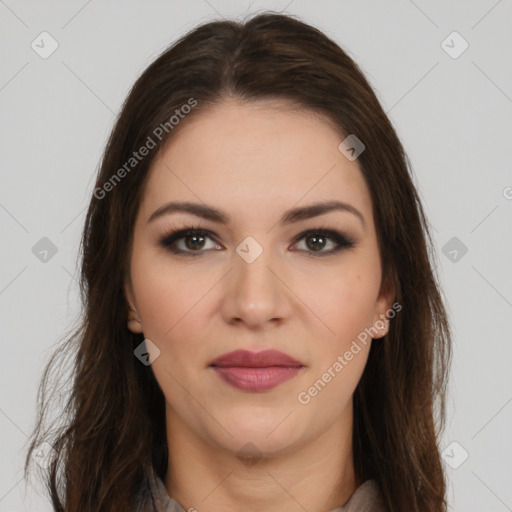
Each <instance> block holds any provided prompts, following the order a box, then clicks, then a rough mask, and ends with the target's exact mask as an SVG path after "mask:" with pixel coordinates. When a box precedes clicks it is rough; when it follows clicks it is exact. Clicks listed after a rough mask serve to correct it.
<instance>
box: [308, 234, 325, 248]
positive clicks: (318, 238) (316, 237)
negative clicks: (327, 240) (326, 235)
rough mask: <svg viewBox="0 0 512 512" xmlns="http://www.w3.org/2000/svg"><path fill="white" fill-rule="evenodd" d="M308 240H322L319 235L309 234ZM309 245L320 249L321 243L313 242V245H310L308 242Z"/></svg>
mask: <svg viewBox="0 0 512 512" xmlns="http://www.w3.org/2000/svg"><path fill="white" fill-rule="evenodd" d="M308 240H317V241H318V240H323V237H321V236H309V237H308ZM308 245H309V246H310V248H311V249H322V246H323V243H320V244H318V243H313V245H312V246H311V245H310V244H308Z"/></svg>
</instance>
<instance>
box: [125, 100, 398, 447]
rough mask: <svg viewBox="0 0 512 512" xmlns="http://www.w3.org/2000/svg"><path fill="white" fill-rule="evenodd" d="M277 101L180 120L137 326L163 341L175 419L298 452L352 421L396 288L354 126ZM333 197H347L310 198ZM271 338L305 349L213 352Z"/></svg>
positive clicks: (147, 256)
mask: <svg viewBox="0 0 512 512" xmlns="http://www.w3.org/2000/svg"><path fill="white" fill-rule="evenodd" d="M278 107H279V105H278V104H273V103H269V102H266V103H264V102H260V103H251V104H245V105H243V104H240V103H235V102H226V103H223V104H219V105H217V106H215V107H214V108H213V109H211V110H209V111H204V112H202V113H200V114H199V115H198V116H197V117H196V118H191V119H189V120H187V124H186V125H183V126H182V127H181V128H180V131H178V132H177V133H176V134H174V136H173V138H172V139H171V140H169V142H168V144H167V146H166V147H165V149H164V151H162V152H161V154H160V155H159V157H158V159H155V161H154V162H153V163H152V166H151V169H150V173H149V176H148V182H147V185H146V188H145V191H144V195H143V199H142V202H141V205H140V210H139V212H138V216H137V219H136V224H135V228H134V239H133V247H132V254H131V260H130V276H129V280H127V282H126V286H125V292H126V296H127V299H128V301H129V303H130V305H131V306H132V307H133V309H134V310H135V311H136V312H137V314H138V315H137V314H134V315H132V316H131V317H130V320H129V324H128V325H129V328H130V329H131V330H132V331H133V332H143V333H144V337H145V338H146V339H149V340H151V343H152V344H153V345H152V346H154V347H157V348H158V351H159V352H158V351H156V350H155V349H151V348H150V353H152V357H154V356H156V355H157V354H158V356H157V357H156V358H155V359H154V361H153V362H152V370H153V372H154V375H155V377H156V379H157V381H158V383H159V385H160V387H161V389H162V391H163V393H164V395H165V398H166V408H167V409H166V415H167V421H168V427H167V428H168V432H169V429H171V431H172V430H173V429H174V431H175V433H178V431H179V429H186V431H187V432H188V433H189V434H190V433H191V434H192V435H193V436H195V437H196V438H197V439H200V440H201V441H203V442H204V443H205V444H206V445H208V446H212V447H217V448H219V447H220V448H223V449H224V450H229V451H232V452H234V453H238V452H239V450H240V449H241V448H242V447H243V446H244V445H246V443H248V442H250V443H252V444H253V445H255V446H256V447H257V449H258V450H259V451H260V452H261V453H262V454H268V455H272V454H277V453H286V452H287V451H290V450H293V449H296V448H297V447H299V446H300V445H301V444H305V443H307V442H308V441H311V440H312V439H315V438H318V437H319V436H321V435H322V434H323V433H325V432H326V431H327V430H329V429H331V428H332V427H333V426H336V425H337V424H339V425H341V424H342V423H345V424H347V422H349V421H351V419H352V416H351V415H352V394H353V392H354V389H355V387H356V385H357V383H358V381H359V379H360V377H361V374H362V372H363V369H364V367H365V364H366V361H367V356H368V353H369V349H370V345H371V343H372V340H371V337H369V336H368V332H370V333H371V335H372V336H373V338H379V337H381V336H383V335H384V334H386V332H387V327H388V323H387V322H386V321H384V322H383V321H382V318H383V316H385V314H386V311H389V309H390V307H391V305H392V302H393V301H392V299H393V294H392V291H386V290H384V287H382V288H381V280H382V273H381V262H380V258H379V250H378V244H377V236H376V231H375V226H374V221H373V211H372V202H371V196H370V193H369V191H368V188H367V186H366V184H365V181H364V179H363V175H362V173H361V170H360V168H359V164H358V163H357V160H356V161H350V160H349V159H347V158H346V157H345V156H344V154H342V153H341V152H340V151H339V149H338V146H339V145H340V143H341V142H342V140H343V138H344V137H341V136H340V134H339V133H337V131H336V130H335V129H334V128H333V127H332V126H331V125H329V123H328V122H327V121H326V120H325V119H322V118H321V117H319V116H318V115H316V114H314V113H312V112H308V111H305V110H302V111H291V110H290V109H286V108H283V104H281V106H280V107H281V108H278ZM335 202H337V203H335ZM169 203H181V204H183V203H190V204H192V203H193V204H194V205H196V206H195V207H194V208H190V209H189V210H185V209H180V208H178V207H176V205H174V208H171V207H168V208H165V206H166V205H169ZM327 203H329V204H331V206H333V205H335V204H337V205H338V206H337V207H336V208H322V207H318V208H316V209H314V208H311V206H313V205H324V206H325V204H327ZM187 229H190V230H196V231H191V232H189V233H187V232H183V230H187ZM180 232H181V233H180ZM137 316H138V317H139V318H140V319H141V321H142V322H141V323H142V327H141V324H140V323H138V322H137V321H136V318H137ZM372 326H373V330H370V331H368V329H369V328H370V327H372ZM376 326H377V327H376ZM365 329H367V331H365ZM362 333H366V336H363V335H362ZM363 339H365V342H363V341H362V340H363ZM354 343H355V344H354ZM374 343H378V341H374ZM356 347H357V348H356ZM267 349H274V350H277V351H280V352H283V353H284V354H287V355H288V356H290V357H291V358H293V360H295V361H296V362H298V363H300V364H298V365H295V366H296V367H295V368H290V367H288V368H283V367H280V368H279V367H277V365H278V363H277V362H276V361H270V362H267V363H266V366H267V367H266V368H259V369H258V368H252V369H248V368H241V365H242V363H240V362H238V363H237V362H231V363H228V364H231V368H228V369H227V368H220V367H219V366H216V367H212V366H211V363H212V361H214V360H216V359H217V358H219V356H222V355H224V354H226V353H229V352H232V351H235V350H247V351H250V352H252V353H256V352H260V351H263V350H267ZM350 354H352V355H351V356H350ZM292 366H294V365H292ZM315 383H316V385H315Z"/></svg>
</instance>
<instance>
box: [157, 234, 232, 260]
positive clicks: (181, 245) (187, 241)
mask: <svg viewBox="0 0 512 512" xmlns="http://www.w3.org/2000/svg"><path fill="white" fill-rule="evenodd" d="M208 239H209V240H210V241H211V242H213V243H210V246H209V247H208V243H207V240H208ZM160 245H161V246H162V247H164V248H165V249H168V250H169V251H171V252H172V253H174V254H183V255H186V256H200V255H201V253H203V252H205V251H206V250H212V249H222V247H221V246H220V245H219V244H218V243H216V242H214V241H213V238H212V236H211V233H210V232H209V231H205V230H204V229H198V228H193V227H187V228H185V229H181V230H180V231H175V232H173V233H171V234H170V235H166V236H165V237H164V238H163V239H162V240H161V241H160ZM194 253H197V254H194Z"/></svg>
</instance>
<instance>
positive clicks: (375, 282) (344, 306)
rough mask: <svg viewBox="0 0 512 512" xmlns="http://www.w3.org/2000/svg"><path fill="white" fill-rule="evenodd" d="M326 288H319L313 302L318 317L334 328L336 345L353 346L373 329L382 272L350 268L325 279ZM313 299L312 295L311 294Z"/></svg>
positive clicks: (333, 338)
mask: <svg viewBox="0 0 512 512" xmlns="http://www.w3.org/2000/svg"><path fill="white" fill-rule="evenodd" d="M322 282H323V283H325V285H324V286H323V287H318V285H317V286H316V288H315V289H316V291H315V293H314V298H313V297H312V298H313V302H314V304H315V308H316V309H315V311H318V316H319V317H320V318H321V319H322V320H323V321H324V322H325V324H326V325H327V326H329V327H330V329H331V331H334V333H335V334H333V333H332V332H331V335H330V336H329V334H327V339H331V340H332V341H333V342H334V343H333V344H334V345H338V348H340V346H343V345H345V344H347V343H348V344H350V342H351V341H352V339H354V338H355V337H357V335H358V334H359V333H360V332H361V331H364V329H365V328H367V327H369V326H370V325H371V323H372V321H373V317H374V313H375V305H376V299H377V296H378V290H379V286H380V273H379V272H378V268H377V271H376V270H375V267H373V268H371V267H368V266H363V265H362V264H360V263H358V264H357V265H351V266H350V267H349V266H348V265H347V266H346V267H344V268H340V269H339V271H338V272H332V271H331V272H329V273H328V274H326V275H325V276H324V277H323V278H322ZM310 297H311V295H310Z"/></svg>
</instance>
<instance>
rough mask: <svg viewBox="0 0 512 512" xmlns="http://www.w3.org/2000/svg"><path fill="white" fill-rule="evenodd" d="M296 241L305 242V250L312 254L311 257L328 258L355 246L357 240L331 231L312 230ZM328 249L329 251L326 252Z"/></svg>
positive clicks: (302, 234)
mask: <svg viewBox="0 0 512 512" xmlns="http://www.w3.org/2000/svg"><path fill="white" fill-rule="evenodd" d="M296 240H297V241H302V240H303V241H304V242H305V246H306V249H304V250H305V251H306V252H309V253H312V254H310V255H311V256H317V255H318V256H326V255H329V254H334V253H337V252H338V251H340V250H341V249H345V248H351V247H354V245H355V240H353V239H352V238H350V237H348V236H345V235H342V234H341V233H338V232H337V231H332V230H330V229H311V230H309V231H305V232H304V233H301V234H300V235H299V236H298V237H297V238H296ZM326 247H328V248H329V250H324V249H325V248H326ZM315 253H316V254H315Z"/></svg>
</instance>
